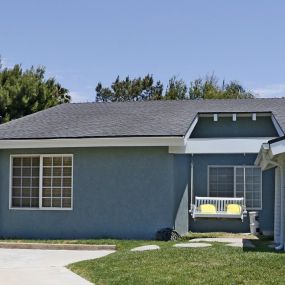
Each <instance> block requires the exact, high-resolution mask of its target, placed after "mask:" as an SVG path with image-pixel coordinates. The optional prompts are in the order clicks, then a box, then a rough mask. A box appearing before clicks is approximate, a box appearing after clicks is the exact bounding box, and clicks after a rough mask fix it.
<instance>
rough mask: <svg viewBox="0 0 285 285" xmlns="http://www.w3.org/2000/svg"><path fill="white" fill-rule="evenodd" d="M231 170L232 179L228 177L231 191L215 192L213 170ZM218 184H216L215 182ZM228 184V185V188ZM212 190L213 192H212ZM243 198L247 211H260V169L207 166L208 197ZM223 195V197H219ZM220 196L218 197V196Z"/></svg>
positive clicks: (252, 167)
mask: <svg viewBox="0 0 285 285" xmlns="http://www.w3.org/2000/svg"><path fill="white" fill-rule="evenodd" d="M230 168H231V169H233V173H234V177H233V179H232V177H230V178H229V179H230V181H233V184H232V189H231V191H230V189H229V191H228V192H226V193H225V192H222V191H220V192H217V191H216V189H217V188H215V187H214V188H213V183H212V182H213V180H212V178H211V175H213V172H215V170H214V171H213V169H217V170H216V172H217V173H218V172H219V169H220V170H221V169H223V170H225V169H230ZM217 183H218V182H217ZM221 184H222V183H221ZM229 185H230V183H229V184H228V186H229ZM213 189H214V190H213ZM230 192H231V194H232V196H231V197H244V199H245V202H246V206H247V208H248V209H255V210H257V209H258V210H260V209H262V175H261V169H260V168H259V167H256V166H208V195H209V196H212V197H229V196H225V195H229V193H230ZM220 194H223V195H220ZM219 195H220V196H219Z"/></svg>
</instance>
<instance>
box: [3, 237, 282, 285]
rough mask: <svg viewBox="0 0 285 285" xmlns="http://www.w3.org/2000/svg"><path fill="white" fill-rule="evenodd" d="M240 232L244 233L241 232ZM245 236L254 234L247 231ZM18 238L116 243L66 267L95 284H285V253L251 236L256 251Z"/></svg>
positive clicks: (217, 246) (92, 241)
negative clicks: (136, 249) (148, 248)
mask: <svg viewBox="0 0 285 285" xmlns="http://www.w3.org/2000/svg"><path fill="white" fill-rule="evenodd" d="M229 236H232V237H237V235H235V234H233V235H229V234H223V233H208V234H194V233H190V234H189V235H187V236H186V237H183V239H182V241H179V242H186V241H188V240H189V239H191V238H196V237H197V238H198V237H229ZM238 236H240V235H238ZM245 237H246V238H254V237H253V236H249V235H246V236H245ZM5 241H14V242H15V241H16V242H20V241H21V242H46V243H73V244H74V243H75V244H78V243H81V244H115V245H117V248H118V250H117V252H116V253H113V254H111V255H108V256H105V257H103V258H100V259H94V260H87V261H82V262H78V263H74V264H71V265H69V266H68V268H69V269H71V270H72V271H73V272H75V273H77V274H79V275H80V276H82V277H84V278H86V279H88V280H89V281H91V282H93V283H95V284H96V285H114V284H135V285H141V284H143V285H148V284H154V285H155V284H165V285H176V284H179V285H180V284H181V285H184V284H185V285H186V284H191V285H196V284H197V285H200V284H217V285H223V284H225V285H237V284H244V285H250V284H254V285H259V284H260V285H261V284H262V285H264V284H274V285H275V284H277V285H278V284H284V276H285V254H284V253H277V252H274V251H273V250H272V249H269V248H268V246H267V245H268V244H270V240H268V239H259V240H253V243H254V244H255V245H256V248H255V249H247V250H246V249H241V248H232V247H228V246H225V245H223V244H220V243H213V246H212V247H208V248H174V247H173V245H174V244H175V243H176V242H173V241H170V242H158V241H134V240H113V239H102V240H98V239H90V240H17V239H16V240H15V239H14V240H5ZM146 244H157V245H159V246H160V247H161V250H157V251H146V252H131V251H130V249H131V248H133V247H136V246H140V245H146Z"/></svg>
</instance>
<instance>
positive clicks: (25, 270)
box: [0, 249, 114, 285]
mask: <svg viewBox="0 0 285 285" xmlns="http://www.w3.org/2000/svg"><path fill="white" fill-rule="evenodd" d="M113 252H114V251H112V250H93V251H86V250H40V249H0V284H1V285H2V284H3V285H6V284H7V285H65V284H66V285H90V284H91V283H90V282H88V281H86V280H85V279H83V278H81V277H79V276H78V275H76V274H74V273H72V272H71V271H69V270H68V269H66V268H65V267H64V266H66V265H68V264H70V263H73V262H76V261H80V260H85V259H94V258H99V257H102V256H105V255H108V254H110V253H113Z"/></svg>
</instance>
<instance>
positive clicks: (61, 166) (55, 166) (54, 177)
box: [43, 156, 72, 208]
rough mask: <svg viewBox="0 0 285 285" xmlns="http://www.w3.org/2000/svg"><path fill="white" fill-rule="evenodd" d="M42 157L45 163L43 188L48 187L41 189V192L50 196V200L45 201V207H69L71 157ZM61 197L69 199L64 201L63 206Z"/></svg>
mask: <svg viewBox="0 0 285 285" xmlns="http://www.w3.org/2000/svg"><path fill="white" fill-rule="evenodd" d="M43 159H44V161H45V163H44V165H45V164H46V165H45V167H44V169H43V186H44V189H48V190H44V189H43V193H45V194H46V195H47V197H51V199H50V201H48V202H47V201H46V202H45V207H52V208H62V207H65V208H69V207H71V199H70V198H71V193H72V191H71V184H72V177H71V175H72V158H71V157H68V156H50V157H47V158H45V157H44V158H43ZM43 197H44V196H43ZM45 197H46V196H45ZM63 197H67V198H69V199H70V201H65V202H64V203H65V204H64V206H63V200H62V199H63ZM68 205H69V206H68Z"/></svg>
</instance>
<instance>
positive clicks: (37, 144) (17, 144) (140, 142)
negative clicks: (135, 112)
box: [0, 136, 184, 149]
mask: <svg viewBox="0 0 285 285" xmlns="http://www.w3.org/2000/svg"><path fill="white" fill-rule="evenodd" d="M183 145H184V137H182V136H181V137H131V138H130V137H128V138H74V139H28V140H25V139H22V140H21V139H19V140H0V149H12V148H21V149H23V148H65V147H114V146H183Z"/></svg>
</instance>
